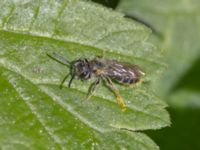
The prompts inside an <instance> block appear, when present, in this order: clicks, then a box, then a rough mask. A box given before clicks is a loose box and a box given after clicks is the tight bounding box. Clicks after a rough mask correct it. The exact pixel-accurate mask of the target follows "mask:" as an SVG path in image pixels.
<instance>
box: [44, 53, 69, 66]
mask: <svg viewBox="0 0 200 150" xmlns="http://www.w3.org/2000/svg"><path fill="white" fill-rule="evenodd" d="M47 56H49V57H50V58H52V59H53V60H55V61H57V62H59V63H61V64H63V65H71V62H70V61H68V60H66V59H65V58H64V57H62V56H60V55H59V54H57V53H52V55H51V54H48V53H47Z"/></svg>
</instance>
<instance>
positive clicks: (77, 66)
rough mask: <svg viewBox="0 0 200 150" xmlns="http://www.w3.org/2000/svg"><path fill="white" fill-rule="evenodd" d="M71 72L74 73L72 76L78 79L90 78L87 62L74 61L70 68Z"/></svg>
mask: <svg viewBox="0 0 200 150" xmlns="http://www.w3.org/2000/svg"><path fill="white" fill-rule="evenodd" d="M72 72H73V73H74V75H76V76H78V77H80V78H84V79H88V78H89V76H90V69H89V64H88V60H87V59H83V60H81V59H80V60H77V61H75V62H74V64H73V66H72Z"/></svg>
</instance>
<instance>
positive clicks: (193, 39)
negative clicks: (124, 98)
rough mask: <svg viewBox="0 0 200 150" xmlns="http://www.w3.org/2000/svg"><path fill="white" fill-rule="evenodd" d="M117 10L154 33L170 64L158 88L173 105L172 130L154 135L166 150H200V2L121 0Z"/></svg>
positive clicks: (171, 106)
mask: <svg viewBox="0 0 200 150" xmlns="http://www.w3.org/2000/svg"><path fill="white" fill-rule="evenodd" d="M117 9H118V10H119V11H122V12H124V13H125V14H126V15H127V16H129V17H132V18H137V19H140V20H141V21H142V22H145V23H146V24H147V25H148V26H149V27H151V28H152V29H153V30H154V38H155V41H156V42H157V45H159V47H160V48H161V49H162V50H163V55H164V56H165V61H166V63H167V64H169V67H168V69H167V71H166V72H164V75H163V77H162V78H161V79H160V80H158V82H157V84H156V85H155V86H156V87H157V93H159V94H161V95H162V97H163V99H165V100H166V101H167V102H168V103H169V104H170V109H169V111H170V113H171V116H172V128H167V129H164V130H162V131H158V132H157V134H154V133H151V134H152V136H154V139H155V140H156V141H157V143H158V145H160V146H161V149H163V150H169V149H170V150H173V149H174V150H175V149H176V150H177V149H182V150H190V149H194V150H196V149H200V144H199V142H198V140H197V139H200V129H199V124H200V117H199V116H200V111H199V110H200V79H199V77H200V42H199V40H200V28H199V27H200V2H199V1H196V0H187V1H185V0H181V1H172V0H165V1H160V0H152V1H149V0H121V1H120V4H119V5H118V7H117Z"/></svg>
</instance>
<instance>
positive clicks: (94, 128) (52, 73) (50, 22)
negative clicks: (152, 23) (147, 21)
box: [0, 0, 170, 150]
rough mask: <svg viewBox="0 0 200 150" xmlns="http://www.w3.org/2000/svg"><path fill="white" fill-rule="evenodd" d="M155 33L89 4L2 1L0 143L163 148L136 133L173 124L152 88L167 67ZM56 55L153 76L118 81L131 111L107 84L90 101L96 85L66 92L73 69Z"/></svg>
mask: <svg viewBox="0 0 200 150" xmlns="http://www.w3.org/2000/svg"><path fill="white" fill-rule="evenodd" d="M149 34H150V30H149V29H147V28H146V27H144V26H143V25H141V24H139V23H136V22H133V21H131V20H129V19H125V18H124V17H123V15H122V14H120V13H116V12H113V11H111V10H108V9H106V8H104V7H102V6H99V5H95V4H93V3H89V2H83V1H79V0H74V1H71V0H69V1H60V0H59V1H53V0H52V1H39V0H38V1H31V0H29V1H23V2H22V1H16V0H15V1H9V2H5V1H1V2H0V75H1V76H0V82H1V84H0V90H1V91H0V95H1V99H0V103H1V105H0V107H1V108H0V120H1V121H0V122H1V126H0V146H1V147H2V148H4V149H20V150H21V149H108V148H109V149H124V148H126V149H136V150H139V149H147V150H150V149H152V150H154V149H158V147H157V146H156V144H155V143H154V142H153V141H152V140H151V139H150V138H148V137H147V136H146V135H145V134H143V133H138V132H133V131H138V130H147V129H159V128H162V127H165V126H168V125H169V124H170V121H169V115H168V113H167V111H166V110H165V109H164V108H165V107H166V104H165V103H164V102H163V101H162V100H160V99H159V98H158V97H157V96H156V95H155V94H154V92H153V90H152V89H150V88H149V84H148V83H149V82H152V81H154V80H155V79H156V77H157V76H158V73H159V72H160V71H161V70H162V68H163V66H164V63H162V57H161V55H160V51H159V50H158V49H156V47H155V46H154V45H152V44H151V43H150V42H149V41H148V37H149ZM52 52H56V53H59V54H61V55H63V57H66V58H67V59H68V60H70V61H72V60H75V59H79V58H84V57H86V58H89V59H91V58H94V57H95V56H98V55H103V56H104V57H105V58H107V59H117V60H119V61H126V62H130V63H133V64H137V65H139V66H140V67H141V68H142V69H144V70H145V72H146V74H147V75H146V77H145V78H144V80H145V81H146V84H140V85H137V86H135V87H133V88H130V87H127V86H123V85H118V84H116V86H117V88H118V89H119V91H120V93H121V95H122V97H123V98H124V100H125V103H126V104H127V111H126V112H121V110H120V107H119V106H118V104H117V101H116V97H115V96H114V94H113V93H112V92H111V91H110V90H109V89H108V88H106V87H105V85H104V84H101V86H99V87H98V89H97V91H96V93H95V94H94V96H93V97H92V98H91V99H90V100H88V101H86V100H85V98H86V95H87V90H88V88H89V86H90V84H91V83H92V80H90V81H88V82H81V81H80V80H75V81H74V82H73V84H72V88H67V86H65V85H64V88H63V89H59V84H60V82H61V81H62V79H63V77H64V76H65V75H66V74H68V73H69V68H67V67H66V66H63V65H61V64H59V63H57V62H56V61H54V60H52V59H50V58H49V57H48V56H47V53H49V54H51V53H52ZM123 129H124V130H123ZM130 130H131V131H130Z"/></svg>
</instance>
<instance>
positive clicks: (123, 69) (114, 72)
mask: <svg viewBox="0 0 200 150" xmlns="http://www.w3.org/2000/svg"><path fill="white" fill-rule="evenodd" d="M106 65H107V67H106V69H105V73H107V75H108V76H110V77H112V78H114V79H117V80H123V79H133V80H134V79H139V78H140V77H141V76H143V75H144V72H143V71H142V70H141V69H140V68H139V67H138V66H136V65H132V64H129V63H124V62H118V61H116V60H107V61H106Z"/></svg>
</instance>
